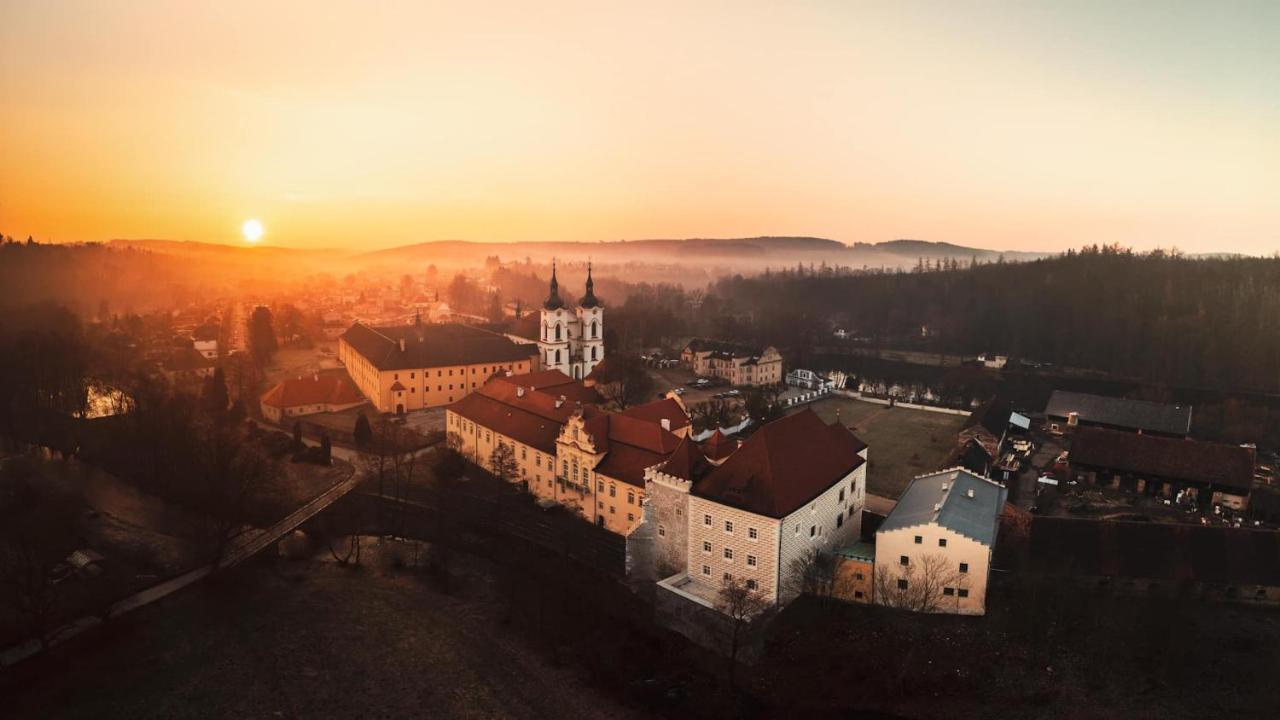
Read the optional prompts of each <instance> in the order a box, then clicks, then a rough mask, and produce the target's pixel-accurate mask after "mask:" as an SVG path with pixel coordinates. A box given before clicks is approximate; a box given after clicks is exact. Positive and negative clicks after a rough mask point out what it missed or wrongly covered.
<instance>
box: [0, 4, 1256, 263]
mask: <svg viewBox="0 0 1280 720" xmlns="http://www.w3.org/2000/svg"><path fill="white" fill-rule="evenodd" d="M0 47H3V50H0V52H3V54H4V61H3V67H4V71H3V72H2V73H0V98H3V101H4V107H5V114H4V119H3V121H0V122H2V123H3V132H0V157H4V158H5V166H6V172H5V173H3V176H0V228H2V229H3V230H4V231H5V232H8V233H11V234H14V235H18V236H23V237H25V236H26V235H28V234H30V235H34V236H36V238H37V239H41V240H46V241H55V242H63V241H77V240H106V239H110V238H168V239H175V240H195V241H206V242H223V243H228V242H239V239H238V238H234V237H228V236H227V233H226V232H225V229H226V226H227V218H228V217H233V218H234V217H236V214H235V213H236V208H242V207H246V206H249V207H254V208H256V209H258V212H262V213H264V214H266V213H269V214H270V215H271V216H272V217H273V218H274V220H273V227H272V231H273V232H272V242H273V243H275V244H281V245H286V246H310V247H316V246H352V245H359V246H360V247H385V246H391V245H395V244H402V243H409V242H419V241H425V240H436V239H450V238H459V239H468V240H476V241H493V240H506V241H509V240H579V241H597V240H615V239H620V238H631V239H637V238H652V237H733V236H747V235H760V234H797V235H801V234H804V235H816V236H822V237H830V238H833V239H836V240H839V241H842V242H850V243H851V242H855V241H863V242H876V241H883V240H889V239H893V238H900V237H907V238H920V239H927V240H936V241H947V242H955V243H960V244H965V245H972V246H977V247H987V248H1002V249H1004V248H1015V247H1016V248H1018V249H1034V250H1061V249H1065V248H1067V247H1078V246H1080V245H1082V244H1084V243H1086V242H1102V243H1106V242H1123V243H1126V244H1129V245H1132V246H1134V247H1138V248H1150V247H1155V246H1165V247H1169V246H1175V245H1176V246H1179V247H1181V248H1183V249H1186V250H1191V251H1204V252H1208V251H1220V250H1233V251H1242V252H1253V253H1268V254H1269V253H1271V252H1273V251H1276V250H1278V249H1280V209H1278V208H1280V204H1278V203H1276V197H1275V188H1277V187H1280V140H1278V138H1280V133H1278V132H1277V129H1278V128H1280V83H1277V82H1276V81H1275V80H1276V78H1277V77H1280V4H1276V3H1266V2H1258V3H1250V2H1243V3H1231V4H1230V5H1229V7H1226V8H1214V6H1213V5H1212V4H1208V3H1206V4H1203V5H1200V6H1196V5H1194V4H1192V5H1182V4H1179V5H1176V6H1172V7H1171V6H1169V4H1167V3H1160V2H1149V3H1148V2H1135V3H1126V4H1124V5H1123V6H1122V7H1119V8H1117V7H1114V6H1113V5H1112V4H1109V3H1092V2H1084V3H1076V2H1071V3H1059V4H1046V3H976V4H975V3H950V2H940V3H930V2H925V3H921V2H911V3H809V4H806V5H803V6H799V5H797V6H791V5H788V6H786V7H783V6H781V5H778V4H775V3H725V4H721V3H708V4H698V5H697V6H694V5H692V4H689V3H664V2H658V3H645V4H643V5H636V6H631V7H630V8H614V9H612V10H606V9H604V8H602V7H599V6H598V5H597V4H595V3H556V7H554V8H547V7H544V6H542V5H541V4H524V3H507V4H505V6H503V7H499V8H493V7H486V8H483V9H482V8H480V7H474V6H469V5H465V4H453V5H452V6H441V5H438V4H435V3H425V4H424V3H417V2H413V3H409V2H405V3H385V4H384V3H379V4H378V5H377V6H376V7H370V6H369V5H368V4H365V3H326V4H325V5H324V6H323V9H320V10H317V9H315V8H313V6H312V5H310V4H302V3H289V2H284V3H267V4H264V3H257V2H245V1H243V0H236V1H233V2H226V3H216V4H192V3H177V4H174V3H159V2H129V3H78V2H66V1H57V2H47V3H45V2H41V3H21V4H18V3H6V4H5V7H4V9H3V10H0ZM926 49H927V51H926Z"/></svg>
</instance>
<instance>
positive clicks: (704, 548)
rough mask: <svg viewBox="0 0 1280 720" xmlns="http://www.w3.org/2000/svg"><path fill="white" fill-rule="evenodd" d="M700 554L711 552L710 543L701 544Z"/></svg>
mask: <svg viewBox="0 0 1280 720" xmlns="http://www.w3.org/2000/svg"><path fill="white" fill-rule="evenodd" d="M702 552H704V553H709V552H711V543H709V542H703V543H702Z"/></svg>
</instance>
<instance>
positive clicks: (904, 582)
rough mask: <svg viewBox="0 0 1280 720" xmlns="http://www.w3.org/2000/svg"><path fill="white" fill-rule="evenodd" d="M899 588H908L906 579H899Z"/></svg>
mask: <svg viewBox="0 0 1280 720" xmlns="http://www.w3.org/2000/svg"><path fill="white" fill-rule="evenodd" d="M898 589H899V590H906V589H907V581H906V580H899V581H898Z"/></svg>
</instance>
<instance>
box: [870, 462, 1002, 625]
mask: <svg viewBox="0 0 1280 720" xmlns="http://www.w3.org/2000/svg"><path fill="white" fill-rule="evenodd" d="M1007 497H1008V490H1006V489H1005V487H1004V486H1003V485H1000V484H999V483H996V482H992V481H991V480H988V479H986V478H983V477H979V476H978V475H975V474H973V473H971V472H969V471H968V470H965V469H964V468H953V469H951V470H943V471H940V472H936V473H932V474H929V475H921V476H920V477H917V478H916V479H915V480H913V481H912V482H911V485H909V486H908V487H907V489H906V490H905V491H904V492H903V493H902V496H901V497H900V498H898V503H897V505H895V506H894V508H893V510H892V511H891V512H890V513H889V515H888V517H886V518H885V519H884V522H882V523H881V524H880V528H879V529H878V530H877V531H876V542H875V545H876V550H875V572H876V576H875V588H874V593H875V594H874V598H873V599H874V602H876V603H878V604H882V605H891V606H895V607H902V608H905V609H909V610H917V611H921V612H938V613H953V614H958V615H982V614H985V613H986V596H987V581H988V576H989V575H990V570H991V556H992V551H993V550H994V548H995V545H996V533H997V530H998V528H999V524H1000V512H1001V510H1002V509H1003V508H1004V504H1005V500H1006V498H1007Z"/></svg>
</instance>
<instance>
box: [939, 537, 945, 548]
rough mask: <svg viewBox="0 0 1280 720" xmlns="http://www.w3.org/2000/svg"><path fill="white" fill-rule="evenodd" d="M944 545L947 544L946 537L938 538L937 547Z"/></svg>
mask: <svg viewBox="0 0 1280 720" xmlns="http://www.w3.org/2000/svg"><path fill="white" fill-rule="evenodd" d="M946 546H947V539H946V538H938V547H946Z"/></svg>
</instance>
